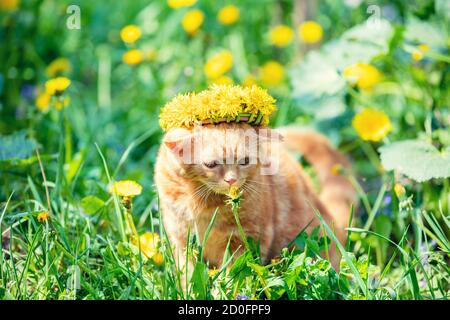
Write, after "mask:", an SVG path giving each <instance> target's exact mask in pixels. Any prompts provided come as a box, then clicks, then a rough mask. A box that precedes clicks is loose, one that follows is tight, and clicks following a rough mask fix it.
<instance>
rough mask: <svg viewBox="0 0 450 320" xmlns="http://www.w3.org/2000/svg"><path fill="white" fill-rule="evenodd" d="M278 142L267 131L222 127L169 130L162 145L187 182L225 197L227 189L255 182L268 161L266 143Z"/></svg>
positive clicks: (275, 137)
mask: <svg viewBox="0 0 450 320" xmlns="http://www.w3.org/2000/svg"><path fill="white" fill-rule="evenodd" d="M280 139H281V137H280V135H278V134H276V133H275V132H273V131H271V130H270V129H260V128H255V127H252V126H250V125H248V124H227V123H222V124H217V125H206V126H200V127H196V128H195V129H173V130H171V131H169V132H168V133H167V134H166V135H165V137H164V140H163V142H164V146H165V147H166V148H168V150H169V153H170V154H171V155H172V158H173V159H174V161H176V162H177V163H178V164H179V165H180V166H181V167H182V168H183V170H184V172H185V173H186V175H187V176H189V178H191V179H193V180H196V181H198V182H200V183H201V184H203V185H206V186H207V187H208V188H209V189H211V190H213V191H214V192H215V193H219V194H226V193H228V191H229V189H230V187H231V186H235V187H238V188H241V187H243V186H244V185H246V184H248V183H252V182H254V181H255V179H256V175H258V174H261V167H262V166H264V165H266V164H267V162H268V161H269V160H268V158H267V154H268V153H267V151H268V150H269V149H270V144H268V143H267V142H273V141H278V140H280Z"/></svg>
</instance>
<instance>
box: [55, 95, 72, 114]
mask: <svg viewBox="0 0 450 320" xmlns="http://www.w3.org/2000/svg"><path fill="white" fill-rule="evenodd" d="M69 104H70V97H69V96H65V97H59V98H57V99H56V101H55V104H54V106H55V109H56V110H58V111H60V110H61V109H62V108H65V107H67V106H68V105H69Z"/></svg>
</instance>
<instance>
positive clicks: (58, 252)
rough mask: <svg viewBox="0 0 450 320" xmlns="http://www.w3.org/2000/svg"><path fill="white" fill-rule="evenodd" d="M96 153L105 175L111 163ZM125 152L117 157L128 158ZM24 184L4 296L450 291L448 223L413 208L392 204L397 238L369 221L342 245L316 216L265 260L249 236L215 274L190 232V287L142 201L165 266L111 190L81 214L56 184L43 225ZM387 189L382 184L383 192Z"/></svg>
mask: <svg viewBox="0 0 450 320" xmlns="http://www.w3.org/2000/svg"><path fill="white" fill-rule="evenodd" d="M131 145H133V143H132V144H131ZM98 151H99V152H98V155H99V162H103V167H104V170H105V173H106V176H107V177H108V180H109V179H110V178H109V177H110V176H109V173H108V171H109V169H108V167H109V166H108V164H107V162H106V160H105V158H104V157H103V155H102V153H101V152H100V149H98ZM126 153H127V151H125V153H124V154H125V155H124V157H123V158H122V160H121V161H120V162H119V163H123V162H125V161H126V158H127V156H126ZM119 165H120V164H119ZM114 171H115V170H114ZM62 180H64V179H62ZM28 181H29V182H28V186H27V191H28V192H29V193H30V195H32V196H30V198H29V200H27V201H25V202H23V203H22V202H17V201H10V199H11V197H13V196H14V195H13V194H12V195H11V197H10V199H9V200H8V201H7V202H6V203H5V205H4V208H3V210H2V213H1V215H0V222H1V226H2V234H3V237H2V238H3V240H2V241H3V243H2V248H3V249H2V253H1V255H0V266H1V268H0V272H1V273H0V275H1V276H0V279H1V288H2V289H1V291H0V295H1V297H3V298H15V299H179V298H183V299H236V297H237V296H238V295H241V296H246V297H248V298H249V299H447V298H449V279H450V278H449V277H450V268H449V266H448V262H447V260H446V259H448V256H449V253H450V252H449V248H450V242H449V240H448V238H447V237H446V235H445V231H444V229H443V228H447V230H448V224H449V222H448V219H445V224H444V225H441V224H439V222H438V221H437V220H436V218H434V216H433V215H430V214H429V213H427V212H426V211H423V212H421V211H420V210H416V209H415V208H413V207H410V208H408V209H406V210H405V209H400V208H399V207H397V208H392V210H394V211H397V212H396V214H405V215H407V216H408V217H409V218H410V220H409V219H407V220H408V221H409V222H407V224H405V228H404V230H402V231H401V234H402V236H401V238H400V239H399V241H398V242H395V241H393V240H390V239H389V237H386V236H384V235H382V234H380V233H378V232H375V231H372V230H370V229H367V228H359V227H352V228H349V229H348V230H349V231H348V232H349V235H350V236H349V240H348V242H347V244H340V243H338V242H337V239H336V238H335V236H334V234H333V232H332V230H331V228H330V226H328V225H327V224H326V223H325V222H324V221H323V220H322V219H321V217H320V214H319V213H317V218H318V219H320V221H321V223H322V228H317V229H316V230H315V231H314V232H313V233H312V234H309V235H308V234H306V233H305V232H304V231H303V232H301V233H300V234H299V236H298V237H297V238H296V239H295V240H294V242H295V243H296V244H297V245H298V248H297V249H295V250H288V249H284V250H283V251H282V252H281V253H280V257H279V259H277V260H276V261H272V262H271V263H270V264H268V265H262V264H261V260H260V257H259V254H258V245H257V244H256V243H254V242H253V241H252V240H251V239H249V245H248V249H246V250H245V252H244V254H243V255H241V256H239V257H236V256H235V255H234V254H233V252H229V251H228V252H225V253H224V259H223V261H224V264H223V266H222V267H221V268H219V272H218V273H217V274H215V275H213V276H212V277H210V276H208V265H207V262H206V261H204V260H203V259H202V257H201V252H202V245H203V244H204V243H205V240H206V239H205V240H204V241H203V244H202V243H199V242H198V237H196V236H195V235H193V234H190V235H189V239H190V240H189V241H188V243H189V246H188V248H187V252H188V258H187V259H189V260H191V261H193V262H194V264H193V270H192V279H191V283H189V284H188V283H186V282H182V279H183V277H182V273H181V272H180V270H178V268H177V266H176V263H175V261H174V257H173V254H172V248H171V247H170V244H169V241H168V239H167V236H166V234H165V231H164V229H163V226H162V224H161V220H160V217H161V215H160V212H159V211H157V210H156V208H151V207H149V206H147V207H144V208H143V210H142V211H143V212H144V214H142V212H138V213H136V211H135V214H134V218H135V222H136V224H137V227H138V229H139V231H140V232H141V233H142V232H143V231H148V230H153V231H155V232H159V233H160V237H161V243H160V249H159V250H160V251H161V252H162V254H163V256H164V264H163V265H161V266H158V265H156V264H155V263H154V262H153V261H152V260H151V259H146V258H145V256H143V255H142V254H141V253H140V252H139V249H138V248H137V247H135V246H133V245H131V244H130V243H129V242H128V238H127V237H126V235H125V231H123V230H125V229H126V227H125V225H124V219H123V214H124V210H123V207H122V205H121V203H120V201H119V200H118V199H117V198H116V197H115V196H114V197H109V198H108V199H107V200H106V201H105V202H104V204H103V205H102V206H101V207H100V208H98V210H97V212H95V213H93V214H85V213H82V212H83V211H82V210H81V209H80V204H79V202H78V201H68V200H66V199H67V198H69V199H75V198H76V195H75V194H66V195H65V197H63V196H57V195H56V196H55V193H57V191H58V190H63V189H66V190H67V189H69V190H70V188H69V186H67V185H64V184H63V183H62V182H61V185H59V186H58V185H56V184H55V185H52V188H51V189H52V190H51V191H50V192H49V195H51V196H50V198H49V199H48V201H49V202H50V203H51V207H52V213H51V218H50V219H49V220H47V221H46V222H44V223H41V222H38V221H37V218H36V215H37V213H38V212H39V211H40V210H42V209H43V208H46V207H47V199H46V198H45V190H44V194H43V195H42V196H41V195H40V193H42V190H41V192H38V191H37V186H36V185H35V183H34V182H33V180H32V179H31V178H30V179H28ZM106 182H107V180H106V181H105V183H106ZM50 185H51V184H50ZM44 189H45V188H44ZM385 191H386V190H385V189H383V188H382V190H380V193H379V194H383V193H384V192H385ZM364 196H367V195H366V194H365V195H364ZM378 198H379V197H376V198H375V203H374V204H373V205H372V203H370V201H369V203H368V205H370V207H371V208H372V210H371V212H372V211H373V210H375V211H376V210H377V209H376V208H377V207H379V206H380V204H379V202H380V201H379V200H378ZM155 200H156V198H155ZM392 207H394V205H392ZM22 208H23V209H22ZM216 214H220V212H216ZM214 217H215V215H214V216H213V219H212V221H211V223H210V226H209V227H208V230H209V229H210V228H211V227H212V226H213V223H214ZM356 220H357V224H356V225H357V226H358V225H361V223H360V221H361V219H360V218H357V219H356ZM375 221H376V219H375ZM419 221H420V222H419ZM105 222H107V223H108V224H107V225H106V226H104V224H105ZM424 222H426V223H427V227H425V226H424ZM367 225H368V223H365V226H367ZM369 227H370V225H369ZM411 229H413V230H416V232H419V233H420V235H419V236H416V237H415V238H419V239H420V243H418V244H417V243H414V242H413V239H411V238H410V237H409V236H408V235H410V234H411V232H410V231H411ZM120 230H122V231H120ZM320 230H325V232H326V234H327V236H328V240H326V239H325V238H323V237H322V236H321V235H320V234H321V232H320ZM375 230H376V228H375ZM122 232H123V236H122ZM6 234H7V235H8V236H7V237H5V235H6ZM207 234H208V233H207ZM206 236H207V235H206ZM330 239H331V240H333V241H336V243H338V244H337V248H338V250H339V251H340V252H341V253H342V256H343V258H342V262H341V269H340V272H336V271H335V270H334V269H333V268H332V267H331V265H330V263H329V262H328V261H327V260H326V259H323V258H321V257H320V256H319V254H320V253H323V252H324V250H325V248H326V246H327V244H329V243H330ZM380 247H381V248H383V250H385V253H384V254H383V255H382V257H383V259H382V260H378V258H379V257H378V256H377V255H374V254H373V252H374V251H377V250H380ZM374 256H376V257H377V258H376V261H374Z"/></svg>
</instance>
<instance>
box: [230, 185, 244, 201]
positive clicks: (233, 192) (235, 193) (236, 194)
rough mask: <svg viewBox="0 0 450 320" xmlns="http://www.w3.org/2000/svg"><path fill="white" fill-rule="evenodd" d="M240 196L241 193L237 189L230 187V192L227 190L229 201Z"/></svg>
mask: <svg viewBox="0 0 450 320" xmlns="http://www.w3.org/2000/svg"><path fill="white" fill-rule="evenodd" d="M240 196H241V191H240V190H239V188H238V187H235V186H232V187H230V190H228V197H230V198H231V199H237V198H239V197H240Z"/></svg>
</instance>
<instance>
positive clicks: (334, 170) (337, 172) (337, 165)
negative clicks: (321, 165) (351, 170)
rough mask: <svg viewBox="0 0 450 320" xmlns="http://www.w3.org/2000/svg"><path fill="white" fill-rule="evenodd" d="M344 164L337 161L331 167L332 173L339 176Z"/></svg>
mask: <svg viewBox="0 0 450 320" xmlns="http://www.w3.org/2000/svg"><path fill="white" fill-rule="evenodd" d="M342 170H343V168H342V165H341V164H340V163H335V164H334V165H333V166H332V167H331V174H332V175H334V176H338V175H340V174H341V173H342Z"/></svg>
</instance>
